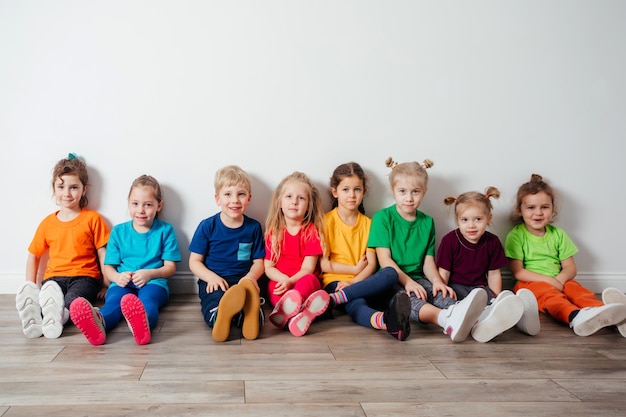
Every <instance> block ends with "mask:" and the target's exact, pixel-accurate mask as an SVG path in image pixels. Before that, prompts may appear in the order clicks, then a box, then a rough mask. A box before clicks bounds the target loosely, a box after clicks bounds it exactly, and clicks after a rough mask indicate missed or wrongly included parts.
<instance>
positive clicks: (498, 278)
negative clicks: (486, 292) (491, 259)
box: [487, 269, 502, 295]
mask: <svg viewBox="0 0 626 417" xmlns="http://www.w3.org/2000/svg"><path fill="white" fill-rule="evenodd" d="M487 286H488V287H489V289H490V290H491V291H492V292H493V293H494V294H495V295H498V294H500V293H501V292H502V274H501V273H500V270H499V269H492V270H491V271H487Z"/></svg>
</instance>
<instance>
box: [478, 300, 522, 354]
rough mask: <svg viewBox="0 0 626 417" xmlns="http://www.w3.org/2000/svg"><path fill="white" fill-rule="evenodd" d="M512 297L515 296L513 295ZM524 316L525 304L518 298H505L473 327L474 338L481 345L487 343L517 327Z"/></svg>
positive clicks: (489, 306)
mask: <svg viewBox="0 0 626 417" xmlns="http://www.w3.org/2000/svg"><path fill="white" fill-rule="evenodd" d="M511 295H513V294H512V293H511ZM522 314H524V303H523V302H522V300H521V299H520V298H518V297H515V296H512V297H509V296H503V297H501V298H500V299H499V300H498V298H496V299H495V300H494V302H493V303H492V304H490V305H488V306H487V307H485V309H484V311H483V312H482V313H481V315H480V316H479V317H478V322H477V323H476V325H474V327H472V337H473V338H474V340H476V341H477V342H480V343H486V342H488V341H490V340H491V339H493V338H494V337H496V336H498V335H499V334H501V333H502V332H504V331H506V330H509V329H510V328H511V327H513V326H515V325H516V324H517V323H518V322H519V320H520V318H521V317H522Z"/></svg>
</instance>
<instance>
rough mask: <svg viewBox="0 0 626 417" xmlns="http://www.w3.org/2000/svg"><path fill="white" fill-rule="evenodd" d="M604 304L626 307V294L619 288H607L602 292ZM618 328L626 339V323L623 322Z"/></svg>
mask: <svg viewBox="0 0 626 417" xmlns="http://www.w3.org/2000/svg"><path fill="white" fill-rule="evenodd" d="M602 302H603V303H604V304H624V305H626V294H624V293H623V292H621V291H620V290H618V289H617V288H606V289H605V290H604V291H602ZM616 326H617V330H618V331H619V333H620V334H621V335H622V337H626V321H623V322H621V323H619V324H617V325H616Z"/></svg>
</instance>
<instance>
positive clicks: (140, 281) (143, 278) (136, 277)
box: [131, 269, 150, 288]
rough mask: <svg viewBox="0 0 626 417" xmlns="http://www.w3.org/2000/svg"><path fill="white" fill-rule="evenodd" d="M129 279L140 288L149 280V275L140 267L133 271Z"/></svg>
mask: <svg viewBox="0 0 626 417" xmlns="http://www.w3.org/2000/svg"><path fill="white" fill-rule="evenodd" d="M131 279H132V280H133V284H135V285H136V286H137V288H141V287H143V286H144V285H146V284H147V283H148V281H150V275H149V274H148V272H147V271H146V270H145V269H140V270H139V271H135V272H133V274H132V277H131Z"/></svg>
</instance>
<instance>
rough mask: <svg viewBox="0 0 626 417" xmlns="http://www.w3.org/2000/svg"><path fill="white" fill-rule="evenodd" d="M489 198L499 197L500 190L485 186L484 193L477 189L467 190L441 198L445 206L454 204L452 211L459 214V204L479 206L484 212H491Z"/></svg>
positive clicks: (491, 207)
mask: <svg viewBox="0 0 626 417" xmlns="http://www.w3.org/2000/svg"><path fill="white" fill-rule="evenodd" d="M491 198H496V199H497V198H500V190H498V189H497V188H496V187H487V189H486V190H485V193H484V194H481V193H479V192H477V191H468V192H466V193H463V194H461V195H459V196H458V197H451V196H448V197H446V198H445V199H444V200H443V203H444V204H445V205H446V206H450V205H452V204H454V213H455V215H457V216H458V215H459V206H479V207H481V208H483V209H484V210H485V213H487V214H491V211H492V210H493V205H492V204H491Z"/></svg>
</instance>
